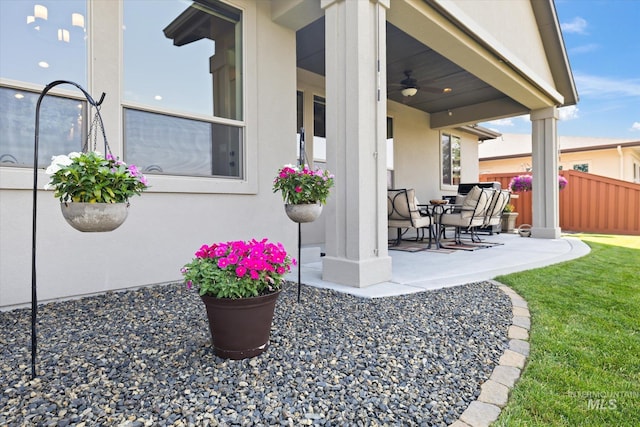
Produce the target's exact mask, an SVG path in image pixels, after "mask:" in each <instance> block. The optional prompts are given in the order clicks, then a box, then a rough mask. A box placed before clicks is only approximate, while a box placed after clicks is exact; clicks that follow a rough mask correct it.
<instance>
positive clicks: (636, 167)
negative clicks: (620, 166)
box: [633, 162, 640, 184]
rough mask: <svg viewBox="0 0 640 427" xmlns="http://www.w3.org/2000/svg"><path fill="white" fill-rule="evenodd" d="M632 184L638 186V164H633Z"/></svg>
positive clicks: (639, 170)
mask: <svg viewBox="0 0 640 427" xmlns="http://www.w3.org/2000/svg"><path fill="white" fill-rule="evenodd" d="M633 182H635V183H636V184H640V163H637V162H633Z"/></svg>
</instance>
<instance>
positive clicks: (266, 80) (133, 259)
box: [0, 1, 297, 307]
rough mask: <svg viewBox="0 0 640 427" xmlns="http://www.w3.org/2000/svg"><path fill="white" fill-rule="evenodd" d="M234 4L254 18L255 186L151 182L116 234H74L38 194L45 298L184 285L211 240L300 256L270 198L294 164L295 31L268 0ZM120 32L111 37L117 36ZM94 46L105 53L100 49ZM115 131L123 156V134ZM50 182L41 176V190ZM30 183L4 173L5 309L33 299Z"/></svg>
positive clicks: (0, 292) (106, 12)
mask: <svg viewBox="0 0 640 427" xmlns="http://www.w3.org/2000/svg"><path fill="white" fill-rule="evenodd" d="M96 3H97V4H99V5H100V7H102V10H101V16H100V18H101V19H103V20H104V22H113V20H114V19H115V18H118V17H119V13H120V12H119V2H110V1H109V2H96ZM236 4H237V5H238V7H241V8H243V9H244V12H245V15H244V16H245V19H246V25H245V31H246V33H245V52H244V54H245V64H246V70H245V71H246V76H245V77H246V80H245V84H246V86H245V89H246V93H245V107H246V112H247V113H246V117H245V120H246V122H247V133H246V140H245V143H246V146H247V147H248V151H249V152H248V153H247V157H248V159H249V160H248V164H247V180H245V181H242V182H222V183H216V182H214V181H216V180H215V179H206V178H190V177H170V176H157V175H156V176H153V175H149V176H148V178H149V182H150V185H151V187H152V188H151V189H150V190H149V191H148V192H146V193H144V194H143V195H142V196H141V197H136V198H134V199H132V200H131V208H130V213H129V218H128V219H127V221H126V222H125V223H124V225H122V226H121V227H120V228H119V229H117V230H115V231H113V232H111V233H80V232H78V231H76V230H74V229H72V228H71V227H70V226H69V225H67V224H66V222H65V221H64V219H63V218H62V215H61V213H60V208H59V206H58V201H57V200H56V199H54V198H53V195H52V193H51V192H45V191H38V193H39V194H38V216H37V218H38V220H37V221H38V222H37V224H38V228H37V231H38V234H37V279H38V298H39V300H40V301H46V300H50V299H54V298H65V297H71V296H78V295H84V294H91V293H95V292H102V291H106V290H115V289H123V288H129V287H137V286H142V285H148V284H154V283H160V282H169V281H175V280H179V279H180V272H179V270H180V267H181V266H182V265H183V264H184V263H186V262H187V261H189V260H190V259H191V258H192V256H193V253H194V251H195V250H196V249H197V248H198V247H200V245H202V244H203V243H212V242H215V241H224V240H230V239H249V238H253V237H255V238H263V237H267V238H269V239H270V240H274V241H281V242H283V243H284V244H285V246H286V247H287V249H288V250H289V251H290V252H291V253H292V254H295V250H296V247H297V227H296V226H295V224H294V223H292V222H291V221H290V220H289V219H288V218H287V217H286V215H285V214H284V210H283V208H282V200H281V197H280V195H279V194H273V193H272V192H271V184H272V181H273V178H274V176H275V173H276V171H277V169H278V168H279V167H280V166H281V164H282V162H283V159H285V158H292V159H295V144H294V143H292V141H295V132H294V129H295V117H296V108H295V105H296V103H295V91H296V87H295V82H296V72H295V34H294V32H293V31H291V30H288V29H285V28H283V27H280V26H278V25H276V24H274V23H273V22H272V21H271V17H270V6H269V3H268V2H253V1H238V2H237V3H236ZM115 22H119V18H118V19H116V20H115ZM120 28H121V25H120V24H119V25H117V26H116V27H115V28H103V30H105V31H106V32H107V33H109V32H112V33H113V34H118V33H119V32H120ZM258 35H259V36H258ZM103 39H108V37H104V38H103ZM110 43H113V41H111V42H110ZM93 49H94V50H95V52H102V51H101V50H100V49H101V46H100V45H95V44H94V45H93ZM105 50H109V49H105ZM116 60H121V59H118V58H116ZM116 68H118V67H116ZM97 78H98V76H96V79H97ZM100 78H105V80H104V81H103V82H100V81H95V82H94V87H95V88H102V87H111V88H113V87H118V77H117V75H116V76H111V77H108V76H103V77H100ZM101 83H103V84H101ZM99 90H104V89H99ZM108 99H109V102H110V104H109V105H110V106H109V107H107V106H105V107H104V108H105V109H104V110H103V111H104V113H105V114H104V115H106V117H118V116H119V115H120V114H121V113H120V101H119V94H118V91H117V90H113V91H109V93H108ZM105 120H107V119H106V118H105ZM116 122H117V120H116ZM108 126H110V127H109V129H108V132H110V133H109V134H108V135H111V139H110V144H111V145H112V149H113V151H114V153H117V154H119V153H121V152H122V144H121V138H119V135H121V132H122V130H121V128H118V125H114V124H113V123H111V122H110V123H109V125H108ZM114 129H115V130H114ZM46 180H47V178H46V176H45V175H44V174H41V176H40V178H39V187H40V188H41V187H42V186H43V185H44V184H45V182H46ZM218 181H221V180H218ZM227 181H233V180H227ZM31 183H32V170H30V169H16V168H7V167H0V200H1V201H2V203H1V204H0V235H1V236H2V239H0V307H3V306H4V307H7V306H13V305H20V304H27V303H28V302H29V301H30V299H31V296H30V295H31V294H30V287H31V218H32V215H31V212H32V203H31V199H32V191H31ZM234 188H237V189H238V190H239V191H234ZM185 192H186V193H185Z"/></svg>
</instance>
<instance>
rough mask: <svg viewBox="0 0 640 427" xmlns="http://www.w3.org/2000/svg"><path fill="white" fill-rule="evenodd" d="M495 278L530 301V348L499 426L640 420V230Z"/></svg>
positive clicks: (598, 239) (596, 238) (601, 238)
mask: <svg viewBox="0 0 640 427" xmlns="http://www.w3.org/2000/svg"><path fill="white" fill-rule="evenodd" d="M575 237H578V238H580V239H582V240H583V241H585V242H586V243H587V244H588V245H589V246H590V247H591V252H590V253H589V254H588V255H587V256H585V257H582V258H579V259H576V260H573V261H568V262H565V263H562V264H557V265H552V266H549V267H545V268H541V269H536V270H530V271H526V272H522V273H516V274H509V275H505V276H500V277H498V278H496V280H498V281H499V282H502V283H504V284H506V285H508V286H510V287H511V288H512V289H514V290H515V291H516V292H518V293H519V294H520V295H521V296H522V297H523V298H524V299H526V300H527V302H528V303H529V310H530V312H531V333H530V342H531V354H530V355H529V360H528V363H527V366H526V367H525V370H524V372H523V375H522V377H521V378H520V381H519V382H518V383H517V384H516V387H515V388H514V389H513V391H512V393H511V396H510V398H509V403H508V405H507V407H506V408H505V409H504V410H503V412H502V414H501V416H500V418H499V419H498V421H497V422H496V423H495V425H498V426H509V427H512V426H572V427H573V426H639V425H640V237H639V236H610V235H586V234H585V235H575Z"/></svg>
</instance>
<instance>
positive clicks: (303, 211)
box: [284, 203, 322, 223]
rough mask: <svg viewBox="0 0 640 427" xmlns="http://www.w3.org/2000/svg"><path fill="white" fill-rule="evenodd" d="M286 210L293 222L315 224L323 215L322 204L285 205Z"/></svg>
mask: <svg viewBox="0 0 640 427" xmlns="http://www.w3.org/2000/svg"><path fill="white" fill-rule="evenodd" d="M284 210H285V212H286V213H287V216H288V217H289V218H290V219H291V221H293V222H298V223H301V222H313V221H315V220H316V219H317V218H318V217H319V216H320V214H321V213H322V204H321V203H309V204H300V205H290V204H285V205H284Z"/></svg>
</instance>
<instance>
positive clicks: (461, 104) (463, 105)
mask: <svg viewBox="0 0 640 427" xmlns="http://www.w3.org/2000/svg"><path fill="white" fill-rule="evenodd" d="M386 31H387V51H386V54H387V73H386V74H387V76H386V77H387V98H388V99H390V100H393V101H396V102H399V103H403V104H406V105H409V106H410V107H412V108H416V109H419V110H422V111H424V112H427V113H429V114H432V115H437V114H440V115H444V116H445V117H447V118H449V120H448V123H447V125H451V124H453V123H456V124H469V123H475V122H478V121H482V120H486V119H487V118H495V117H504V116H508V115H515V114H518V113H519V114H524V113H526V112H528V109H527V108H526V107H524V106H522V105H521V104H519V103H517V102H515V101H514V100H513V99H511V98H509V97H508V96H507V95H505V94H504V93H502V92H501V91H499V90H497V89H496V88H494V87H492V86H491V85H489V84H487V83H486V82H484V81H483V80H481V79H479V78H477V77H476V76H474V75H473V74H471V73H470V72H468V71H466V70H465V69H463V68H462V67H460V66H458V65H456V64H455V63H453V62H452V61H450V60H449V59H447V58H445V57H444V56H443V55H441V54H439V53H438V52H436V51H435V50H433V49H431V48H430V47H429V46H427V45H425V44H424V43H421V42H420V41H418V40H416V39H415V38H413V37H411V36H410V35H408V34H407V33H405V32H404V31H402V30H400V29H399V28H398V27H396V26H395V25H393V24H391V23H389V22H387V25H386ZM324 40H325V20H324V17H323V18H321V19H318V20H316V21H314V22H312V23H311V24H309V25H307V26H305V27H304V28H302V29H300V30H299V31H298V32H297V33H296V57H297V66H298V67H299V68H302V69H305V70H308V71H311V72H313V73H316V74H319V75H322V76H324V75H325V46H324ZM406 70H411V71H412V73H411V76H412V77H413V78H415V79H416V80H417V81H418V86H419V87H420V88H421V89H419V90H418V93H417V94H416V95H414V96H412V97H405V96H403V95H402V93H401V89H402V85H400V82H401V81H402V80H403V79H404V78H405V74H404V72H405V71H406ZM352 78H354V79H355V78H357V76H353V77H352ZM433 88H439V89H444V88H451V89H452V91H451V92H450V93H442V92H440V93H434V92H435V91H434V90H432V89H433ZM474 106H478V108H475V107H474ZM487 114H490V116H488V115H487Z"/></svg>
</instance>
